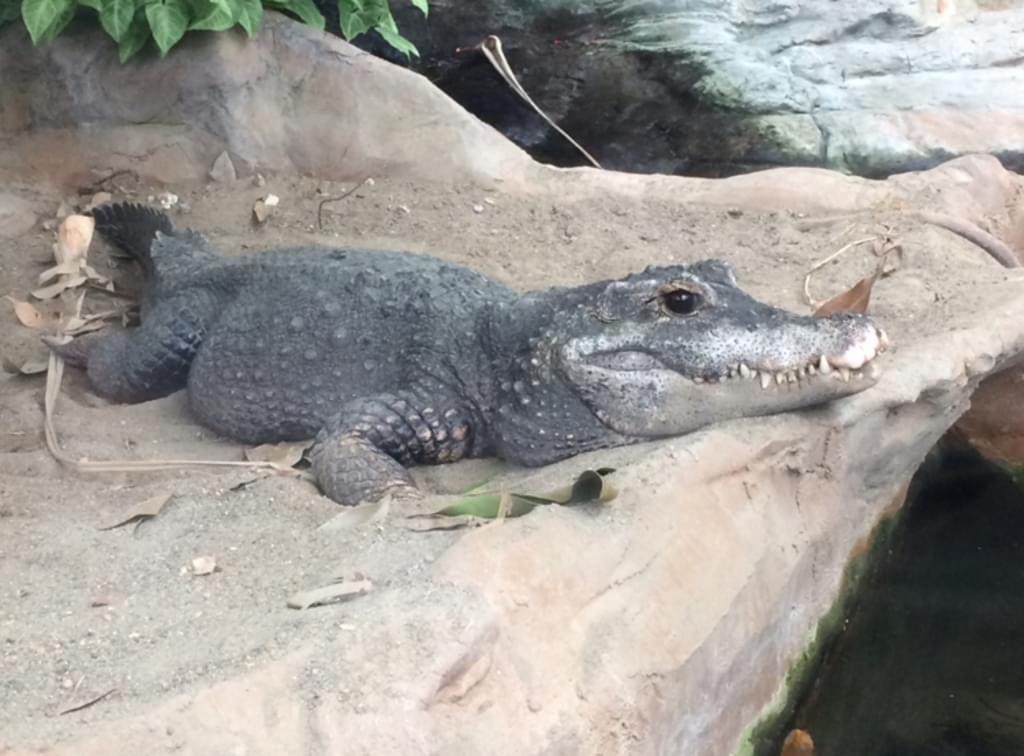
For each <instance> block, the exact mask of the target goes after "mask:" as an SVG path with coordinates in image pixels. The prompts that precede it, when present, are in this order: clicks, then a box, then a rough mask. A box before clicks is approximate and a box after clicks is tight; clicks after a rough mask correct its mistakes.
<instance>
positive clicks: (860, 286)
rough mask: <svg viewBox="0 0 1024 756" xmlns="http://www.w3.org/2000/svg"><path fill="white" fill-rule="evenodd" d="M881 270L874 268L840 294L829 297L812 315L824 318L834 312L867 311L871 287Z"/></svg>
mask: <svg viewBox="0 0 1024 756" xmlns="http://www.w3.org/2000/svg"><path fill="white" fill-rule="evenodd" d="M880 273H881V270H876V271H875V272H874V273H872V274H871V275H870V276H868V277H867V278H862V279H861V280H859V281H858V282H857V283H855V284H854V285H853V286H852V287H850V288H849V289H847V290H846V291H844V292H843V293H842V294H837V295H836V296H834V297H832V299H829V300H828V301H827V302H825V303H824V304H823V305H821V306H820V307H818V309H817V310H815V311H814V317H816V318H824V317H826V316H827V315H832V314H833V313H836V312H867V310H868V303H869V302H870V301H871V287H872V286H874V285H875V281H877V280H878V276H879V274H880Z"/></svg>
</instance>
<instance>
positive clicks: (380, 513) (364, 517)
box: [317, 496, 391, 532]
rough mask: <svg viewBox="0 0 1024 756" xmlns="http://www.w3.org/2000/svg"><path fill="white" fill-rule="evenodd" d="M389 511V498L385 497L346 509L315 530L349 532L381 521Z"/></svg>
mask: <svg viewBox="0 0 1024 756" xmlns="http://www.w3.org/2000/svg"><path fill="white" fill-rule="evenodd" d="M390 509H391V497H390V496H385V497H383V498H382V499H379V500H378V501H371V502H367V503H365V504H360V505H358V506H355V507H346V508H345V509H344V511H342V512H340V513H338V514H336V515H334V517H332V518H331V519H329V520H328V521H327V522H325V523H324V524H323V525H321V526H320V527H318V528H317V530H324V531H328V532H332V531H338V530H349V529H351V528H357V527H359V526H360V525H365V524H367V523H370V522H376V521H379V520H383V519H384V518H386V517H387V515H388V511H389V510H390Z"/></svg>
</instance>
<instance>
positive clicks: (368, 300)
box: [54, 205, 886, 504]
mask: <svg viewBox="0 0 1024 756" xmlns="http://www.w3.org/2000/svg"><path fill="white" fill-rule="evenodd" d="M94 214H95V217H96V221H97V229H98V230H99V231H100V232H101V233H102V234H103V235H105V236H106V237H107V238H108V239H110V240H111V241H113V242H114V243H116V244H118V245H120V246H122V247H124V248H125V249H126V250H127V251H129V252H130V253H132V254H133V255H135V256H136V257H137V258H138V259H139V260H140V262H141V263H142V264H143V266H144V268H145V270H146V271H147V280H148V285H147V289H146V292H145V299H144V302H143V319H142V325H141V326H140V327H139V328H137V329H135V330H133V331H130V332H128V333H127V334H111V335H100V336H93V337H83V338H81V339H78V340H76V341H74V342H72V343H71V344H69V345H66V346H63V347H54V348H55V349H58V350H59V352H60V353H61V354H62V355H64V356H65V357H67V358H68V359H69V361H71V362H73V363H77V364H80V365H84V366H85V367H86V369H87V370H88V374H89V377H90V380H91V382H92V384H93V386H94V388H95V390H96V391H97V393H99V394H101V395H103V396H105V397H107V398H109V399H112V400H114V401H121V402H138V401H145V400H148V399H154V398H157V397H160V396H165V395H167V394H169V393H171V392H173V391H177V390H179V389H181V388H187V390H188V396H189V403H190V406H191V409H192V411H193V413H194V414H195V415H196V417H197V418H198V419H199V421H200V422H202V423H203V424H205V425H207V426H208V427H210V428H212V429H214V430H216V431H218V432H220V433H223V434H224V435H226V436H229V437H232V438H235V439H238V440H240V441H245V442H247V443H254V444H255V443H270V442H278V441H290V440H300V439H307V438H313V437H315V438H316V441H315V444H314V446H313V449H312V452H311V458H312V462H313V470H314V472H315V474H316V476H317V479H318V481H319V483H320V486H321V488H322V489H323V490H324V492H325V493H327V495H329V496H330V497H331V498H333V499H335V500H336V501H339V502H341V503H345V504H355V503H358V502H360V501H365V500H373V499H377V498H379V497H381V496H383V495H385V494H388V493H390V494H394V495H416V491H415V488H414V486H413V484H412V481H411V478H410V477H409V475H408V472H407V470H406V468H407V467H408V466H410V465H413V464H432V463H440V462H451V461H455V460H458V459H462V458H464V457H478V456H489V455H497V456H500V457H502V458H503V459H506V460H508V461H510V462H514V463H519V464H525V465H542V464H547V463H550V462H554V461H556V460H559V459H564V458H566V457H570V456H573V455H574V454H578V453H580V452H583V451H587V450H592V449H598V448H604V447H609V446H617V445H623V444H629V443H634V442H637V441H641V440H646V439H651V438H657V437H663V436H670V435H678V434H681V433H686V432H689V431H692V430H695V429H696V428H699V427H701V426H703V425H706V424H708V423H711V422H714V421H716V420H724V419H727V418H732V417H741V416H752V415H763V414H771V413H773V412H781V411H785V410H789V409H795V408H799V407H805V406H810V405H813V404H819V403H822V402H826V401H829V400H831V399H835V398H838V397H840V396H844V395H847V394H850V393H853V392H855V391H860V390H862V389H864V388H867V387H868V386H870V385H871V384H872V383H873V382H874V381H875V379H876V375H875V366H874V365H873V364H869V363H870V361H871V360H872V359H873V358H874V357H875V356H876V354H877V353H878V352H879V351H881V350H882V349H883V348H884V346H885V343H886V342H885V336H884V334H882V332H881V331H880V330H878V329H877V328H876V327H875V326H874V325H873V324H872V322H871V321H870V320H869V319H868V318H866V317H864V316H861V315H850V314H846V315H837V316H833V317H830V318H820V319H815V318H810V317H804V316H798V315H794V314H791V313H788V312H785V311H783V310H778V309H775V308H772V307H769V306H768V305H765V304H762V303H760V302H757V301H755V300H754V299H752V298H750V297H749V296H748V295H746V294H745V293H743V292H742V291H741V290H740V289H739V288H737V286H736V281H735V279H734V277H733V274H732V271H731V269H730V268H729V267H728V266H727V265H725V264H724V263H721V262H717V261H705V262H701V263H697V264H694V265H672V266H665V267H651V268H648V269H647V270H645V271H643V272H641V273H635V274H633V275H630V276H627V277H626V278H624V279H621V280H618V281H602V282H599V283H594V284H589V285H585V286H580V287H575V288H556V289H547V290H543V291H535V292H531V293H528V294H525V295H519V294H517V293H515V292H514V291H512V290H511V289H508V288H507V287H505V286H502V285H500V284H498V283H496V282H494V281H491V280H490V279H488V278H485V277H484V276H482V275H480V274H478V273H475V272H473V271H471V270H468V269H466V268H464V267H462V266H459V265H456V264H453V263H448V262H444V261H442V260H439V259H436V258H433V257H427V256H421V255H413V254H408V253H401V252H371V251H363V250H348V249H327V248H318V247H297V248H291V249H283V250H278V251H274V252H267V253H264V254H259V255H254V256H250V257H241V258H228V257H221V256H219V255H217V254H216V252H215V251H214V250H212V249H211V248H210V247H209V245H208V244H207V243H206V241H205V240H204V239H203V238H202V237H201V236H199V235H198V234H195V233H193V232H191V231H176V230H174V229H173V227H172V226H171V224H170V221H169V220H168V219H167V218H166V216H164V215H162V214H160V213H157V212H155V211H152V210H149V209H144V208H141V207H138V206H134V205H113V206H106V207H102V208H99V209H97V210H96V211H94ZM691 310H692V311H691ZM865 366H866V367H865ZM862 367H865V369H864V370H863V371H861V370H858V369H859V368H862ZM822 370H824V371H827V373H826V374H822V372H821V371H822ZM851 370H852V371H853V372H852V374H851V373H850V371H851ZM787 375H788V378H787Z"/></svg>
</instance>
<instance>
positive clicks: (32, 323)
mask: <svg viewBox="0 0 1024 756" xmlns="http://www.w3.org/2000/svg"><path fill="white" fill-rule="evenodd" d="M6 299H7V300H8V301H9V302H10V303H11V304H13V305H14V317H16V318H17V319H18V322H19V323H21V324H22V325H23V326H27V327H28V328H42V327H43V325H44V323H45V318H44V317H43V313H41V312H39V310H37V309H36V308H35V306H34V305H32V304H30V303H29V302H22V301H20V300H17V299H15V298H14V297H11V296H8V297H6Z"/></svg>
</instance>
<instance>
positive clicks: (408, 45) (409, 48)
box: [377, 26, 420, 58]
mask: <svg viewBox="0 0 1024 756" xmlns="http://www.w3.org/2000/svg"><path fill="white" fill-rule="evenodd" d="M377 33H378V34H379V35H380V36H381V38H382V39H383V40H384V41H385V42H387V43H388V44H389V45H391V46H392V47H393V48H395V49H396V50H398V52H400V53H404V54H405V55H407V56H408V55H415V56H416V57H417V58H418V57H420V51H419V50H417V49H416V45H414V44H413V43H412V42H410V41H409V40H407V39H406V38H405V37H403V36H402V35H401V34H399V33H398V32H397V31H392V30H391V29H389V28H387V27H385V26H378V27H377Z"/></svg>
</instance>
